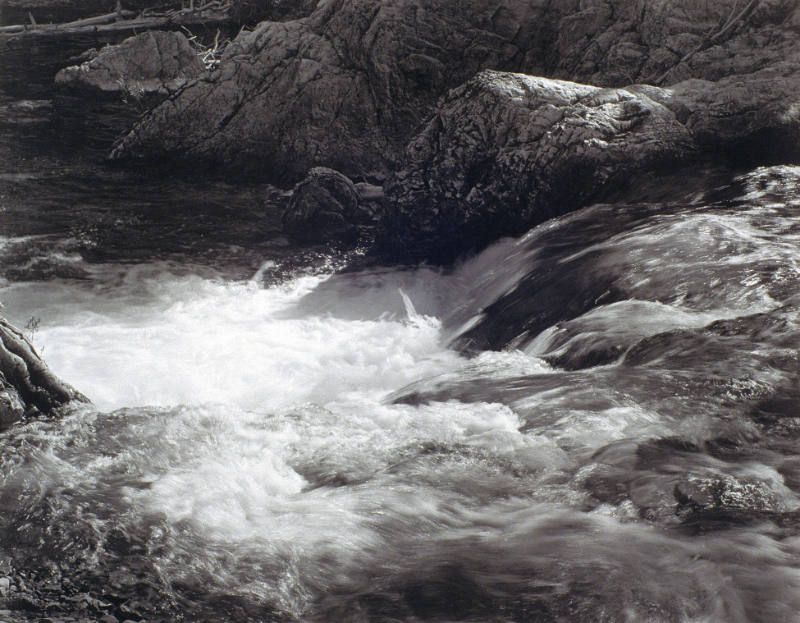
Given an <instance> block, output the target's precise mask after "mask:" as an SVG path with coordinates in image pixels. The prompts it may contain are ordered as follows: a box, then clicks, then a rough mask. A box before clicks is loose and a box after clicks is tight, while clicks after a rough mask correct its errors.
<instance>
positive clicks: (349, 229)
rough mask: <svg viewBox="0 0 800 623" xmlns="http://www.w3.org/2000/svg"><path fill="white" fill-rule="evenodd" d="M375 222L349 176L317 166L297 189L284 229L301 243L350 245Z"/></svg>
mask: <svg viewBox="0 0 800 623" xmlns="http://www.w3.org/2000/svg"><path fill="white" fill-rule="evenodd" d="M372 219H373V215H372V212H371V211H370V210H369V209H368V208H367V207H366V205H364V204H362V202H361V197H360V195H359V192H358V190H357V189H356V186H355V185H354V184H353V182H352V181H351V180H350V179H349V178H348V177H346V176H345V175H342V174H341V173H339V172H338V171H334V170H333V169H327V168H325V167H316V168H313V169H311V170H310V171H309V172H308V175H306V178H305V179H304V180H303V181H302V182H300V183H299V184H297V186H295V188H294V191H293V192H292V197H291V199H290V200H289V206H288V208H287V210H286V212H285V213H284V215H283V228H284V231H285V232H286V233H287V234H288V235H289V236H290V237H292V238H293V239H295V240H297V241H300V242H328V241H342V242H350V241H353V240H355V239H357V238H358V236H359V232H360V230H361V228H363V227H364V226H366V225H368V224H369V223H370V222H371V221H372Z"/></svg>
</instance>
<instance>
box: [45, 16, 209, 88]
mask: <svg viewBox="0 0 800 623" xmlns="http://www.w3.org/2000/svg"><path fill="white" fill-rule="evenodd" d="M204 71H205V66H204V65H203V62H202V60H201V59H200V57H199V56H198V54H197V51H196V50H195V49H194V48H193V47H192V45H191V44H190V43H189V40H188V39H187V38H186V37H185V36H184V35H183V34H182V33H180V32H170V31H161V30H152V31H147V32H143V33H141V34H139V35H135V36H133V37H129V38H127V39H125V41H123V42H122V43H119V44H117V45H107V46H106V47H104V48H102V49H101V50H100V51H99V52H98V53H97V55H96V56H94V58H91V59H90V60H87V61H86V62H84V63H82V64H81V65H73V66H71V67H66V68H64V69H62V70H61V71H59V72H58V73H57V74H56V82H57V83H58V84H63V85H69V86H79V87H89V88H91V89H98V90H100V91H106V92H121V93H123V94H126V95H133V96H141V95H148V94H152V93H160V94H163V95H166V94H168V93H170V92H172V91H175V90H176V89H177V88H178V87H180V86H183V85H184V84H186V82H187V81H188V80H191V79H193V78H197V77H198V76H200V75H201V74H202V73H203V72H204Z"/></svg>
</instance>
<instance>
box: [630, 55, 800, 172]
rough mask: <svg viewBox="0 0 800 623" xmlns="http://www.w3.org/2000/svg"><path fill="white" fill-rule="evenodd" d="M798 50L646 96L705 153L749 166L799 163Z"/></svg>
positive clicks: (799, 77) (688, 81) (799, 105)
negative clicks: (757, 66)
mask: <svg viewBox="0 0 800 623" xmlns="http://www.w3.org/2000/svg"><path fill="white" fill-rule="evenodd" d="M798 67H800V49H798V50H796V51H795V52H794V53H792V54H790V55H788V57H787V58H786V59H785V60H784V61H782V62H780V63H777V64H775V65H772V66H770V67H768V68H766V69H762V70H759V71H756V72H753V73H749V74H744V75H736V76H729V77H726V78H722V79H720V80H718V81H716V82H711V81H708V80H699V79H692V80H687V81H684V82H680V83H678V84H675V85H673V86H672V87H670V88H668V89H664V90H662V91H661V92H656V91H646V92H648V94H652V97H653V98H654V99H656V100H657V101H660V102H661V103H663V104H664V105H665V106H666V107H668V108H669V109H671V110H672V111H673V112H675V114H676V115H677V116H678V118H679V119H680V120H681V122H682V123H684V125H685V126H686V128H687V129H688V130H689V131H690V132H691V133H692V135H693V137H694V139H695V140H696V141H697V143H698V145H699V146H700V147H701V148H702V149H704V150H707V151H714V152H718V153H719V152H721V153H723V154H724V155H727V156H729V157H733V158H735V159H737V160H742V161H745V162H747V163H748V164H755V163H757V164H776V163H782V162H797V161H798V159H800V92H799V91H798V89H797V84H798V80H799V79H800V72H798Z"/></svg>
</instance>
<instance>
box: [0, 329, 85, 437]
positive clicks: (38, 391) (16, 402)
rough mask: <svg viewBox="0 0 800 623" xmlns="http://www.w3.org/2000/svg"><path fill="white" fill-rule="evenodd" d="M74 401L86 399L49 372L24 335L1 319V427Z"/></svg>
mask: <svg viewBox="0 0 800 623" xmlns="http://www.w3.org/2000/svg"><path fill="white" fill-rule="evenodd" d="M71 400H77V401H84V402H85V401H86V400H87V399H86V397H85V396H83V395H82V394H81V393H79V392H78V391H76V390H75V389H73V388H72V387H70V386H69V385H67V384H66V383H64V382H63V381H61V380H60V379H58V378H57V377H56V376H55V375H54V374H53V373H52V372H50V370H49V369H48V367H47V365H46V364H45V363H44V361H42V359H41V358H40V357H39V355H38V354H36V351H35V350H34V349H33V346H31V344H30V342H29V341H28V340H27V339H26V338H25V336H24V335H23V334H22V332H20V331H19V330H17V329H15V328H14V327H13V326H12V325H11V324H9V323H8V322H7V321H6V320H4V319H2V318H0V427H5V426H8V425H9V424H12V423H13V422H15V421H18V420H19V419H21V418H22V417H23V415H24V414H25V413H27V412H29V411H39V412H41V413H47V412H49V411H51V410H52V409H54V408H56V407H58V406H61V405H63V404H66V403H67V402H69V401H71Z"/></svg>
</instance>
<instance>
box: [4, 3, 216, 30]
mask: <svg viewBox="0 0 800 623" xmlns="http://www.w3.org/2000/svg"><path fill="white" fill-rule="evenodd" d="M229 19H230V18H229V15H228V6H227V5H224V4H220V3H217V2H210V3H208V4H206V5H203V6H202V7H199V8H195V9H193V10H192V9H185V10H181V11H170V12H169V13H164V14H153V15H140V16H137V15H136V14H135V13H133V12H131V11H122V12H121V13H117V12H114V13H108V14H106V15H98V16H97V17H88V18H86V19H79V20H76V21H74V22H66V23H63V24H35V25H34V24H16V25H12V26H0V35H3V34H14V35H72V34H83V33H93V32H115V31H122V30H134V29H140V28H163V27H165V26H169V25H178V26H180V25H189V24H197V23H204V24H223V23H225V22H227V21H229Z"/></svg>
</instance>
